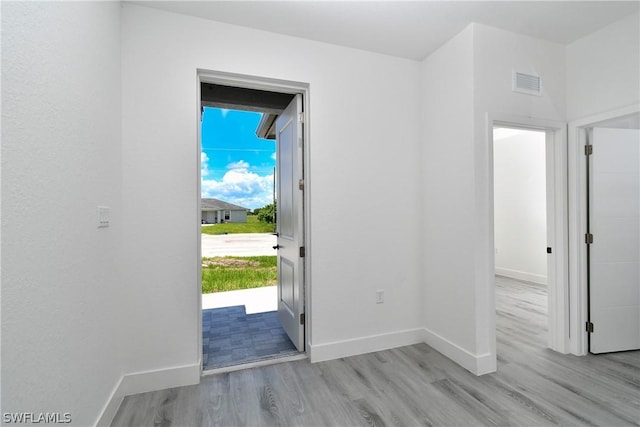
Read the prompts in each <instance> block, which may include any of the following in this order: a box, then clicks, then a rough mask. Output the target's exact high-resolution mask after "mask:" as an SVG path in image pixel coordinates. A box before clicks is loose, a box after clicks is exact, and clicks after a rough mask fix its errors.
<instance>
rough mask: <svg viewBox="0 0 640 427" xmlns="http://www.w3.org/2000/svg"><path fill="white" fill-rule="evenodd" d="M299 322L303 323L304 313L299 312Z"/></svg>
mask: <svg viewBox="0 0 640 427" xmlns="http://www.w3.org/2000/svg"><path fill="white" fill-rule="evenodd" d="M300 324H301V325H304V313H300Z"/></svg>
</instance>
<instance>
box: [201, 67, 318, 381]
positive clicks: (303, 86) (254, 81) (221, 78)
mask: <svg viewBox="0 0 640 427" xmlns="http://www.w3.org/2000/svg"><path fill="white" fill-rule="evenodd" d="M195 83H196V117H197V118H198V119H197V120H196V122H197V123H196V127H197V129H196V133H197V140H196V144H197V150H196V151H197V171H196V181H197V182H196V191H197V194H196V196H197V197H196V200H197V203H196V206H195V209H196V215H195V216H196V218H197V221H196V225H197V233H196V235H197V236H198V237H197V239H196V240H197V241H196V244H197V259H196V264H197V280H196V282H197V283H196V286H195V290H196V313H197V315H196V320H197V325H196V330H197V333H198V340H197V343H198V344H197V349H196V351H197V353H196V354H198V359H199V361H200V372H201V373H202V372H203V370H202V369H203V365H202V262H201V258H202V237H201V230H200V228H201V220H202V219H201V215H202V212H201V210H200V204H201V179H202V177H201V158H200V157H201V156H200V152H201V149H202V148H201V147H202V135H201V131H202V126H201V120H200V118H201V105H202V102H201V93H200V84H201V83H211V84H217V85H224V86H234V87H240V88H246V89H257V90H266V91H272V92H280V93H290V94H302V106H303V107H302V108H303V120H304V126H303V128H302V132H303V144H304V150H303V159H302V163H303V164H302V168H303V171H302V173H303V177H304V194H303V205H304V206H303V221H304V227H303V228H304V241H305V257H304V258H303V265H304V285H303V289H304V306H305V311H304V312H305V324H304V331H305V334H304V336H305V351H304V353H305V354H308V349H309V348H311V346H310V344H311V322H312V317H313V313H312V310H311V262H310V260H311V256H312V245H311V215H310V213H311V203H310V201H311V197H310V195H311V179H310V176H311V173H310V171H311V169H310V164H311V161H310V159H311V150H310V146H311V145H310V142H311V138H310V124H311V119H310V98H309V92H310V85H309V84H308V83H303V82H295V81H288V80H279V79H273V78H268V77H259V76H250V75H245V74H236V73H228V72H224V71H214V70H206V69H200V68H199V69H197V70H196V79H195ZM247 367H251V364H248V365H247Z"/></svg>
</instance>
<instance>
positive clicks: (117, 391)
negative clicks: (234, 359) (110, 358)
mask: <svg viewBox="0 0 640 427" xmlns="http://www.w3.org/2000/svg"><path fill="white" fill-rule="evenodd" d="M200 373H201V370H200V362H198V363H197V364H195V365H185V366H177V367H173V368H166V369H157V370H154V371H146V372H136V373H132V374H126V375H124V376H123V377H122V378H121V379H120V381H119V382H118V384H117V385H116V386H115V388H114V389H113V392H112V393H111V397H110V398H109V401H108V402H107V404H106V405H105V406H104V408H103V410H102V413H101V414H100V416H99V417H98V421H97V422H96V426H109V425H110V424H111V421H113V417H114V416H115V415H116V412H118V408H119V407H120V404H121V403H122V400H123V399H124V397H125V396H128V395H130V394H138V393H145V392H148V391H155V390H163V389H166V388H171V387H180V386H185V385H193V384H198V383H199V382H200Z"/></svg>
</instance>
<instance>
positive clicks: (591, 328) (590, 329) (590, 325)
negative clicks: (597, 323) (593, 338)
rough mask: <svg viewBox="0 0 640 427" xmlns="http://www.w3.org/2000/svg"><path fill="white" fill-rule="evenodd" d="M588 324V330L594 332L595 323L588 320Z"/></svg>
mask: <svg viewBox="0 0 640 427" xmlns="http://www.w3.org/2000/svg"><path fill="white" fill-rule="evenodd" d="M586 326H587V332H589V333H591V334H592V333H593V323H591V322H587V325H586Z"/></svg>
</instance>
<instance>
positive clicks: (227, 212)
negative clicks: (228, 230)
mask: <svg viewBox="0 0 640 427" xmlns="http://www.w3.org/2000/svg"><path fill="white" fill-rule="evenodd" d="M230 216H231V212H230V211H224V220H225V221H228V220H229V217H230Z"/></svg>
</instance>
